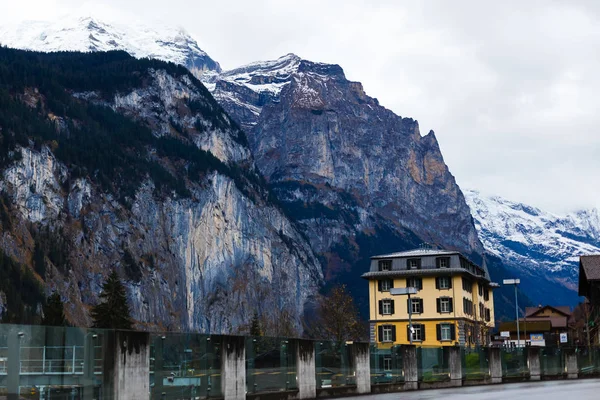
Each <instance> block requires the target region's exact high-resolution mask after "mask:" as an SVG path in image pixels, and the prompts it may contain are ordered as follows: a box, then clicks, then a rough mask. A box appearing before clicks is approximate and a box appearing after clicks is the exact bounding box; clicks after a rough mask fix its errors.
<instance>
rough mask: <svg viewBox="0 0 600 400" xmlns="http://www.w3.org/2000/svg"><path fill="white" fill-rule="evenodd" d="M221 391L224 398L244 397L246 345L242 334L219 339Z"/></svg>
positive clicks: (243, 399)
mask: <svg viewBox="0 0 600 400" xmlns="http://www.w3.org/2000/svg"><path fill="white" fill-rule="evenodd" d="M221 391H222V393H223V398H224V399H225V400H245V399H246V347H245V340H244V337H243V336H223V337H222V339H221Z"/></svg>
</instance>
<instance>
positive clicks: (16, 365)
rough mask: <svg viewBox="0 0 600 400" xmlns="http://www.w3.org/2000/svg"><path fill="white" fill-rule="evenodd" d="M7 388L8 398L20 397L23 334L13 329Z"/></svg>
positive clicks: (10, 336)
mask: <svg viewBox="0 0 600 400" xmlns="http://www.w3.org/2000/svg"><path fill="white" fill-rule="evenodd" d="M6 375H7V376H6V389H7V392H8V396H7V399H8V400H18V399H19V397H20V396H19V386H20V385H19V383H20V378H21V334H20V333H18V332H16V331H12V332H10V333H9V335H8V365H7V366H6Z"/></svg>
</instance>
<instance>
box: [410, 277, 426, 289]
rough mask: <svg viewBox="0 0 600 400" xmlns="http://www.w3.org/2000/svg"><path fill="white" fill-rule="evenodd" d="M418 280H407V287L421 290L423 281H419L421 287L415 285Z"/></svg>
mask: <svg viewBox="0 0 600 400" xmlns="http://www.w3.org/2000/svg"><path fill="white" fill-rule="evenodd" d="M418 279H419V278H414V277H413V278H408V287H414V288H415V289H417V290H421V287H422V286H423V281H421V285H417V281H418Z"/></svg>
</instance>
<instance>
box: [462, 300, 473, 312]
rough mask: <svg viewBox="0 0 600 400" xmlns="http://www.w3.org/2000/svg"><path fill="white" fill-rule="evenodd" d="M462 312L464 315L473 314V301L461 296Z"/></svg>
mask: <svg viewBox="0 0 600 400" xmlns="http://www.w3.org/2000/svg"><path fill="white" fill-rule="evenodd" d="M463 312H464V313H465V314H466V315H473V302H472V301H471V300H469V299H467V298H463Z"/></svg>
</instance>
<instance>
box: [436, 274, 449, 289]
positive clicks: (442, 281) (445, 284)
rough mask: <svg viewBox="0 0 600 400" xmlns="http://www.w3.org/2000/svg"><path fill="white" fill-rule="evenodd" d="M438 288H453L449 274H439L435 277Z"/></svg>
mask: <svg viewBox="0 0 600 400" xmlns="http://www.w3.org/2000/svg"><path fill="white" fill-rule="evenodd" d="M435 287H436V289H452V279H451V278H450V277H449V276H439V277H437V278H436V279H435Z"/></svg>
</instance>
